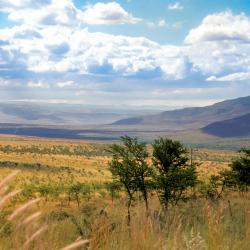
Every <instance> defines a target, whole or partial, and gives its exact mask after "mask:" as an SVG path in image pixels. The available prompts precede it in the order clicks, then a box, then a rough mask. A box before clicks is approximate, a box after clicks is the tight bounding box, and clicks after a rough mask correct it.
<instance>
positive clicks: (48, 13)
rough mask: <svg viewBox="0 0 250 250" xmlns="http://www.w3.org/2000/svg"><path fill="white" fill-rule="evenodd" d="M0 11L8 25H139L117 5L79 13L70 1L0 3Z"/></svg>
mask: <svg viewBox="0 0 250 250" xmlns="http://www.w3.org/2000/svg"><path fill="white" fill-rule="evenodd" d="M0 6H1V7H0V11H2V12H6V13H7V14H8V18H9V19H10V20H12V21H17V22H22V23H26V24H36V25H37V24H39V25H70V26H73V25H74V26H77V25H80V24H85V25H86V24H92V25H98V24H99V25H100V24H102V25H108V24H109V25H110V24H125V23H129V24H135V23H138V22H140V21H141V19H140V18H136V17H134V16H133V15H132V14H130V13H128V12H127V11H126V10H124V9H123V8H122V6H121V5H120V4H119V3H117V2H109V3H101V2H98V3H96V4H95V5H88V6H86V7H85V8H84V9H83V10H81V9H78V8H76V7H75V5H74V3H73V1H72V0H44V1H42V0H38V1H35V0H23V1H20V0H11V1H6V0H0Z"/></svg>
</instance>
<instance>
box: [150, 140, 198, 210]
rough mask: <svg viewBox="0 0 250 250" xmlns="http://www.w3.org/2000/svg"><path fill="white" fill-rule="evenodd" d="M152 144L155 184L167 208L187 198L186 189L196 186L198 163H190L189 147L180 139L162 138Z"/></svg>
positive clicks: (161, 200)
mask: <svg viewBox="0 0 250 250" xmlns="http://www.w3.org/2000/svg"><path fill="white" fill-rule="evenodd" d="M152 146H153V157H152V161H153V166H154V168H155V175H154V179H155V186H156V189H157V192H158V195H159V199H160V202H161V203H162V204H163V205H164V206H165V208H166V209H167V208H168V205H169V203H174V204H176V203H177V202H178V201H179V200H181V199H182V200H183V199H185V198H186V195H185V191H186V190H187V189H188V188H190V187H194V186H195V184H196V182H197V173H196V164H195V163H193V162H192V163H190V160H189V157H188V153H187V149H186V148H185V147H184V146H183V145H182V144H181V143H180V142H179V141H173V140H170V139H167V138H160V139H158V140H155V141H154V143H153V144H152Z"/></svg>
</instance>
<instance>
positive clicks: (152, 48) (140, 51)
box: [0, 25, 190, 79]
mask: <svg viewBox="0 0 250 250" xmlns="http://www.w3.org/2000/svg"><path fill="white" fill-rule="evenodd" d="M27 30H30V26H28V25H24V26H20V27H14V28H8V29H2V30H0V36H4V37H8V38H7V40H8V42H9V44H8V45H5V46H2V52H1V55H5V54H6V55H10V56H7V57H6V56H5V58H7V59H6V60H5V63H6V64H7V63H9V62H10V60H12V61H15V62H16V63H20V64H23V65H25V66H26V68H27V69H28V70H30V71H33V72H61V73H62V72H78V73H79V74H95V75H106V74H112V75H116V74H118V75H121V76H136V75H138V74H139V75H140V76H145V77H146V76H147V77H163V78H164V79H182V78H184V77H185V76H186V75H187V74H188V72H189V68H190V62H189V60H188V58H187V56H186V55H185V54H183V51H182V49H181V48H179V47H177V46H161V45H159V44H157V43H155V42H152V41H150V40H148V39H146V38H140V37H137V38H136V37H126V36H114V35H108V34H104V33H91V32H89V31H88V30H87V29H81V28H74V29H71V28H70V27H66V26H48V27H47V26H46V27H42V28H41V27H40V28H37V29H34V30H33V32H35V34H36V35H35V36H34V35H33V38H32V39H30V37H27V38H25V37H19V36H17V34H20V32H21V33H27ZM17 52H18V53H17ZM10 58H11V59H10Z"/></svg>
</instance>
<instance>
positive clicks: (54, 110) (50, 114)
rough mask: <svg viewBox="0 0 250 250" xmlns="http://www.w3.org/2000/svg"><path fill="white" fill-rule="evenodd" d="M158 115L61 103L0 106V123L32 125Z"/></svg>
mask: <svg viewBox="0 0 250 250" xmlns="http://www.w3.org/2000/svg"><path fill="white" fill-rule="evenodd" d="M152 112H153V113H156V112H159V111H152V110H133V109H130V108H126V107H125V108H124V107H122V108H120V107H116V108H113V107H104V106H98V105H96V106H91V105H81V104H64V103H58V104H55V103H33V102H22V101H20V102H0V123H13V124H17V123H18V124H31V125H72V126H82V125H98V124H110V123H112V122H114V121H116V120H118V119H124V118H127V117H130V116H134V115H138V114H141V113H143V114H151V113H152Z"/></svg>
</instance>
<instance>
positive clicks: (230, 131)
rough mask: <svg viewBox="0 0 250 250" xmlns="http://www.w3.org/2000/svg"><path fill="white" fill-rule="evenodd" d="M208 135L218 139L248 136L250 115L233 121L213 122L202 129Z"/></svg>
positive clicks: (249, 133)
mask: <svg viewBox="0 0 250 250" xmlns="http://www.w3.org/2000/svg"><path fill="white" fill-rule="evenodd" d="M202 131H203V132H204V133H206V134H209V135H215V136H218V137H238V136H248V135H250V113H249V114H247V115H243V116H240V117H237V118H234V119H230V120H225V121H220V122H215V123H212V124H209V125H208V126H206V127H204V128H202Z"/></svg>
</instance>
